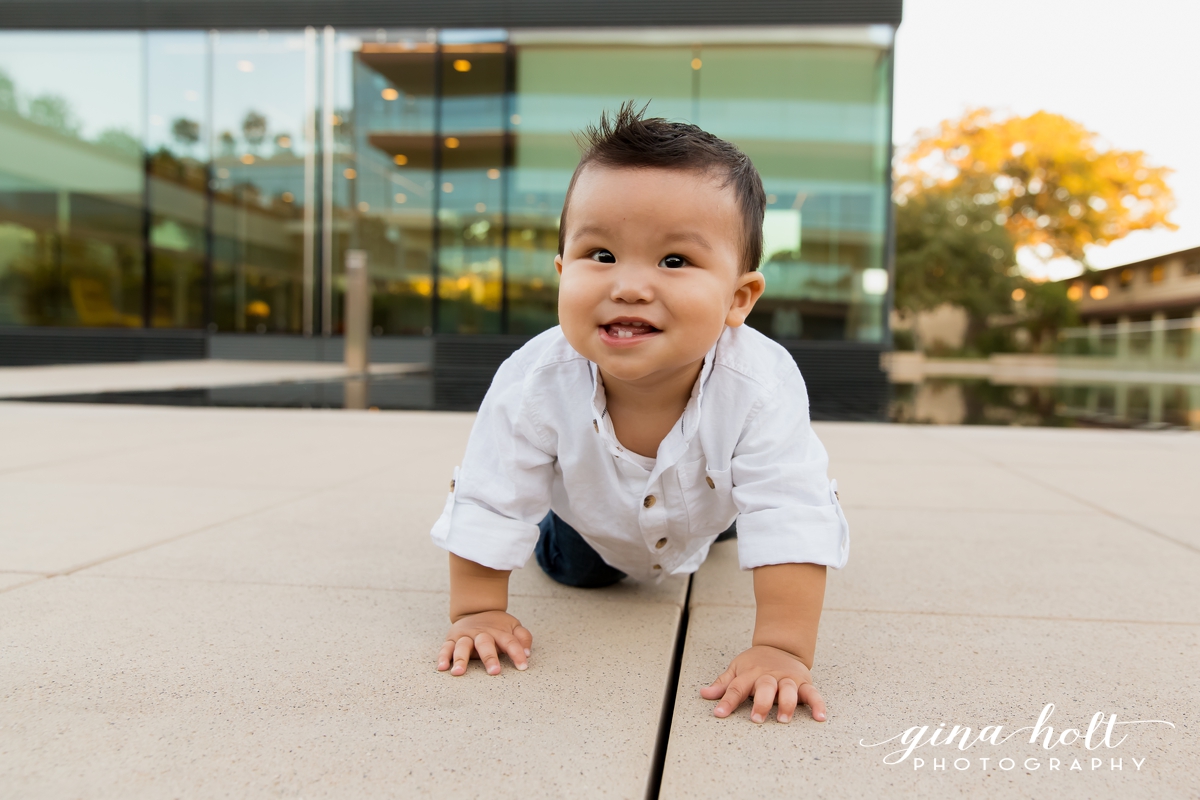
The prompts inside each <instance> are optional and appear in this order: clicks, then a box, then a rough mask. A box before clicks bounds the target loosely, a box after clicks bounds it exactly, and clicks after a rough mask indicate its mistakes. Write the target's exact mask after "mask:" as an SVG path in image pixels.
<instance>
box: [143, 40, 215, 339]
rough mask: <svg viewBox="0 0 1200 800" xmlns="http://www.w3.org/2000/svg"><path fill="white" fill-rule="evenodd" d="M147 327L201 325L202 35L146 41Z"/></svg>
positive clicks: (205, 90)
mask: <svg viewBox="0 0 1200 800" xmlns="http://www.w3.org/2000/svg"><path fill="white" fill-rule="evenodd" d="M146 65H147V70H146V97H147V112H148V113H147V126H146V149H147V178H146V181H147V186H146V200H147V205H148V207H149V213H150V219H149V229H150V230H149V233H150V235H149V255H150V268H149V270H148V273H149V275H150V276H151V280H152V285H153V289H152V297H151V312H150V313H151V324H152V325H153V326H154V327H156V328H198V327H200V326H202V325H203V324H204V323H205V318H206V308H205V303H206V290H207V277H208V276H207V271H208V269H209V267H210V264H209V260H208V254H209V249H210V244H211V243H210V242H209V239H208V228H209V217H208V214H209V197H208V182H209V175H208V162H209V139H210V130H209V127H208V124H207V123H208V118H209V114H208V106H209V102H210V87H209V80H208V76H209V58H208V35H207V34H204V33H195V32H187V33H176V32H170V33H151V34H148V35H147V37H146Z"/></svg>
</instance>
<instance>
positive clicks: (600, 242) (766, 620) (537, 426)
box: [432, 105, 849, 722]
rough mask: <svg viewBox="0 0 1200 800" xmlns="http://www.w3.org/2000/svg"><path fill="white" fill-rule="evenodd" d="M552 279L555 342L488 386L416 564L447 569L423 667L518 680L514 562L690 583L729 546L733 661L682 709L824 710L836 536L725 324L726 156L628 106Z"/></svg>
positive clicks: (750, 242) (843, 539)
mask: <svg viewBox="0 0 1200 800" xmlns="http://www.w3.org/2000/svg"><path fill="white" fill-rule="evenodd" d="M586 144H587V147H586V150H585V152H584V155H583V158H582V160H581V161H580V163H579V166H578V167H577V168H576V170H575V174H574V176H573V177H572V178H571V184H570V188H569V189H568V191H567V199H566V202H565V203H564V205H563V212H562V222H561V226H560V228H559V244H558V252H559V254H558V256H557V257H556V258H555V259H554V264H555V267H556V268H557V269H558V272H559V275H560V276H561V281H560V284H559V296H558V312H559V314H558V315H559V322H560V325H559V327H557V328H553V329H551V330H548V331H546V332H545V333H542V334H541V335H539V336H537V337H536V338H534V339H533V340H532V341H530V342H529V343H528V344H527V345H525V346H524V347H522V348H521V349H520V350H518V351H517V352H516V353H515V354H513V356H512V357H511V358H509V359H508V360H507V361H506V362H505V363H504V365H503V366H501V367H500V369H499V371H498V372H497V373H496V376H495V379H494V380H493V381H492V385H491V388H490V389H489V390H488V393H487V397H486V398H484V401H483V405H482V407H481V408H480V409H479V416H478V418H477V419H476V421H475V426H474V428H473V429H472V431H471V437H470V441H469V443H468V445H467V452H466V455H465V456H464V459H463V463H462V466H461V467H460V468H459V469H457V470H455V474H454V480H453V481H452V482H451V484H450V497H449V498H448V499H447V501H446V508H445V511H444V512H443V513H442V516H441V518H440V519H439V520H438V521H437V523H436V524H435V525H434V528H433V531H432V537H433V540H434V542H435V543H436V544H438V545H439V546H441V547H443V548H445V549H446V550H448V551H449V553H450V622H451V627H450V632H449V633H448V634H447V635H446V641H445V643H444V644H443V645H442V648H441V652H440V654H439V656H438V669H439V670H450V673H451V674H452V675H462V674H463V673H464V672H465V671H466V668H467V663H468V661H469V660H470V659H471V657H472V656H473V655H477V656H478V657H479V658H480V659H481V660H482V661H483V664H484V666H485V668H486V669H487V671H488V673H489V674H492V675H496V674H498V673H499V672H500V660H499V654H500V653H505V654H507V655H508V657H509V658H510V659H511V660H512V662H513V664H514V665H515V666H516V668H517V669H520V670H523V669H525V668H526V667H527V666H528V663H529V656H530V648H531V647H532V643H533V637H532V635H531V634H530V632H529V631H528V630H527V629H525V628H524V627H523V626H522V625H521V623H520V621H518V620H517V619H516V617H514V616H512V615H511V614H509V613H508V612H507V608H508V576H509V573H510V571H511V570H513V569H516V568H518V567H522V566H524V564H525V562H526V561H527V560H528V558H529V555H530V554H531V553H534V554H536V556H537V561H538V564H539V565H540V566H541V568H542V569H543V570H544V571H545V572H546V573H547V574H548V575H549V576H550V577H551V578H553V579H554V580H556V581H558V582H559V583H563V584H567V585H569V586H577V587H584V588H594V587H601V586H607V585H610V584H613V583H616V582H617V581H619V580H622V579H624V578H627V577H629V578H633V579H636V580H654V579H661V578H662V577H663V576H664V575H667V574H671V575H683V574H688V573H692V572H695V571H696V569H697V568H698V567H699V566H700V564H701V563H702V562H703V561H704V559H705V556H707V555H708V550H709V548H710V547H711V546H712V544H713V542H714V541H716V540H718V539H720V538H729V537H731V536H736V537H737V548H738V558H739V561H740V562H741V567H742V569H747V570H753V572H754V596H755V601H756V605H757V611H756V617H755V624H754V636H753V640H752V643H753V646H752V647H750V649H748V650H746V651H745V652H743V653H742V654H740V655H738V656H737V657H736V658H734V659H733V661H732V662H731V663H730V664H729V667H728V669H726V670H725V671H724V672H723V673H722V674H721V675H720V676H719V677H718V678H717V679H716V680H715V681H714V682H713V683H712V685H710V686H708V687H706V688H705V689H702V690H701V695H702V696H703V697H705V698H706V699H709V700H719V701H720V702H719V703H717V706H716V708H715V711H714V713H715V714H716V715H717V716H718V717H726V716H728V715H729V714H731V713H733V711H734V710H735V709H736V708H737V707H738V706H739V705H740V704H741V703H742V701H744V700H746V699H747V698H748V697H751V696H753V698H754V700H753V707H752V710H751V719H753V720H754V721H755V722H763V721H764V720H765V719H766V718H767V716H768V715H769V713H770V711H771V708H772V706H774V705H776V703H777V704H778V711H777V713H776V719H777V720H778V721H779V722H789V721H790V720H791V718H792V716H793V714H794V713H795V711H796V707H797V705H799V704H805V705H807V706H808V707H809V709H810V710H811V712H812V717H813V719H815V720H824V719H825V704H824V701H823V700H822V699H821V695H820V694H819V693H818V692H817V689H816V687H815V686H814V685H813V682H812V675H811V673H810V672H809V670H810V669H811V668H812V664H813V654H814V652H815V649H816V641H817V625H818V623H819V621H820V617H821V605H822V603H823V601H824V595H825V569H826V567H827V566H831V567H835V568H840V567H842V566H843V565H844V564H845V563H846V557H847V554H848V551H849V529H848V526H847V524H846V518H845V516H844V515H843V514H842V511H841V507H840V506H839V504H838V500H837V494H836V492H835V488H836V484H831V483H830V481H829V479H828V477H827V476H826V469H827V465H828V457H827V456H826V453H825V449H824V447H823V446H822V445H821V442H820V441H819V440H818V439H817V437H816V434H815V433H814V432H813V430H812V427H811V425H810V424H809V415H808V396H807V393H806V392H805V388H804V381H803V380H802V379H801V377H800V372H799V371H798V370H797V368H796V363H795V361H793V359H792V357H791V356H790V355H789V354H788V352H787V351H786V350H785V349H783V348H782V347H780V346H779V345H778V344H776V343H774V342H772V341H771V340H770V339H768V338H766V337H765V336H763V335H762V334H760V333H758V332H757V331H755V330H753V329H752V328H749V327H747V326H746V325H744V324H743V323H744V322H745V321H746V316H747V315H748V314H749V313H750V311H751V309H753V308H754V304H755V302H756V301H757V300H758V298H759V297H760V296H761V295H762V293H763V289H764V287H765V281H764V279H763V276H762V275H761V274H760V273H759V272H757V271H756V270H757V267H758V263H759V261H760V260H761V258H762V246H763V237H762V224H763V215H764V210H765V207H766V198H765V196H764V193H763V186H762V180H761V178H759V175H758V172H757V170H755V168H754V165H753V164H751V163H750V159H749V158H747V157H746V156H745V154H743V153H742V152H741V151H739V150H738V149H737V148H736V147H734V146H733V145H731V144H729V143H728V142H725V141H723V140H721V139H719V138H717V137H715V136H713V135H711V134H709V133H706V132H704V131H702V130H701V129H699V128H697V127H695V126H694V125H686V124H682V123H674V122H667V121H666V120H662V119H646V118H643V117H642V114H641V113H639V112H638V111H637V110H635V109H634V108H633V106H632V105H626V106H625V107H623V108H622V109H621V111H620V112H619V113H618V114H616V115H615V117H608V116H604V117H601V120H600V124H599V125H598V126H597V127H595V128H590V129H589V130H588V131H587V133H586Z"/></svg>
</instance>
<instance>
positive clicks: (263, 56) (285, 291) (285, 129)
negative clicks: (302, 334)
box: [212, 31, 307, 333]
mask: <svg viewBox="0 0 1200 800" xmlns="http://www.w3.org/2000/svg"><path fill="white" fill-rule="evenodd" d="M305 46H306V44H305V38H304V33H303V31H259V32H257V33H240V32H233V33H225V32H221V33H218V34H216V35H215V36H214V37H213V41H212V59H213V66H212V76H213V77H212V80H213V107H212V108H213V110H212V127H213V148H214V153H213V162H212V163H213V183H212V186H213V209H212V228H213V256H212V258H213V301H214V302H213V310H214V316H213V322H214V324H215V325H216V327H217V329H218V330H233V331H256V332H259V333H265V332H268V331H273V332H290V333H296V332H299V331H300V330H301V326H302V318H303V314H302V302H303V296H304V293H303V280H304V276H303V266H304V257H303V251H304V241H303V239H304V224H303V203H304V196H305V175H304V158H303V152H304V150H303V148H304V147H306V146H307V145H306V143H305V141H304V132H305V85H304V82H305Z"/></svg>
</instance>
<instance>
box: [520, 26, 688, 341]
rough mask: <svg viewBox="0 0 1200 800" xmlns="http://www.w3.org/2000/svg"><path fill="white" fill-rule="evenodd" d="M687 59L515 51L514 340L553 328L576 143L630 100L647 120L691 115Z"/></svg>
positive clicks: (682, 55)
mask: <svg viewBox="0 0 1200 800" xmlns="http://www.w3.org/2000/svg"><path fill="white" fill-rule="evenodd" d="M692 58H693V53H692V50H691V49H690V48H683V47H661V48H651V47H580V46H526V47H521V48H519V49H518V50H517V57H516V63H517V75H516V87H517V92H516V97H515V103H514V105H515V107H514V111H515V113H514V115H513V116H512V117H511V119H510V124H511V125H512V126H513V128H512V129H513V131H514V134H515V164H514V169H513V171H512V172H513V174H512V179H511V180H510V182H509V188H508V217H509V225H508V227H509V236H508V252H507V269H506V274H507V281H508V287H507V288H508V299H509V315H508V328H509V332H511V333H523V334H533V333H538V332H539V331H543V330H545V329H547V328H550V327H553V326H554V325H557V324H558V274H557V273H556V272H555V270H554V256H555V254H556V253H557V252H558V223H559V214H560V213H561V211H562V205H563V201H564V200H565V199H566V192H567V184H568V183H570V180H571V173H572V172H573V171H574V170H575V165H576V164H578V163H579V146H578V145H577V144H576V141H575V134H576V133H578V132H579V131H580V130H582V129H583V128H584V127H585V126H586V125H589V124H592V123H595V122H596V120H597V118H598V117H599V115H600V111H601V110H602V109H608V110H616V109H617V108H618V107H619V106H620V105H621V103H623V102H624V101H626V100H637V101H639V102H643V103H645V102H649V103H650V109H649V113H650V114H653V115H655V116H663V117H667V118H668V119H687V118H689V117H690V116H691V114H692V111H693V99H694V97H693V95H694V86H693V83H694V76H693V70H692V68H691V60H692Z"/></svg>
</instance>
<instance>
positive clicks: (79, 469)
mask: <svg viewBox="0 0 1200 800" xmlns="http://www.w3.org/2000/svg"><path fill="white" fill-rule="evenodd" d="M276 413H277V412H264V413H261V414H260V416H261V417H262V421H263V422H264V423H265V424H264V425H262V426H255V424H254V420H253V419H251V420H246V419H244V418H242V416H241V415H240V414H237V415H231V416H230V417H229V418H227V419H224V420H222V419H220V415H219V412H218V414H217V415H215V416H216V419H212V418H210V419H208V420H206V421H205V422H206V424H205V425H204V427H203V435H202V436H197V437H190V438H188V439H182V440H180V439H178V438H174V439H172V440H168V441H166V442H161V443H158V442H144V441H143V442H141V443H140V446H138V447H136V448H129V449H119V444H120V441H121V438H122V434H123V430H121V428H122V426H123V423H122V421H121V420H107V421H105V422H106V423H107V424H108V425H110V426H112V427H114V428H116V429H115V430H112V431H110V432H109V434H108V436H109V438H110V441H112V442H113V446H114V450H113V451H112V452H108V453H92V454H88V455H87V456H86V457H80V458H76V459H73V460H71V461H69V462H66V463H64V462H59V463H54V464H50V465H46V466H31V467H29V468H27V469H25V470H23V471H22V472H21V476H20V477H21V480H24V481H30V482H64V481H65V482H72V483H79V482H86V483H92V484H106V483H126V484H130V483H132V484H137V485H142V486H191V487H194V486H207V487H220V488H241V489H246V488H288V489H317V488H323V487H327V486H329V485H330V484H335V485H336V484H340V483H346V482H353V481H357V480H364V479H366V478H369V477H371V476H372V475H376V474H378V473H381V472H383V471H389V472H390V473H391V475H392V478H393V481H394V482H393V484H392V485H391V486H390V487H389V491H395V490H400V491H405V490H410V491H411V490H413V489H412V488H410V485H411V481H413V480H414V479H415V478H416V477H417V476H419V475H420V476H424V475H426V474H427V473H428V474H429V477H430V478H431V479H436V480H435V481H432V482H430V483H429V484H428V486H429V487H433V486H434V485H436V486H437V487H438V488H440V489H444V488H445V487H446V486H447V485H448V484H449V481H450V476H451V475H452V474H453V469H454V465H455V464H457V463H458V460H459V459H461V456H462V452H463V450H464V449H465V448H466V441H467V436H468V434H469V433H470V424H471V418H470V417H467V416H465V415H461V414H460V415H454V416H451V415H446V414H433V413H430V414H427V415H426V414H425V412H415V413H413V414H412V415H408V414H405V415H395V414H392V413H388V412H379V413H368V412H351V413H346V412H340V411H339V412H321V411H304V410H299V409H297V410H293V411H290V412H284V413H290V415H291V416H290V424H289V425H287V426H286V427H282V428H281V427H280V426H279V425H278V423H277V420H278V417H277V416H276ZM176 419H177V420H178V421H177V422H176V424H177V425H178V424H179V422H182V420H181V419H179V418H178V416H177V417H176ZM99 422H100V421H99V420H97V423H99ZM102 424H103V423H102Z"/></svg>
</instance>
